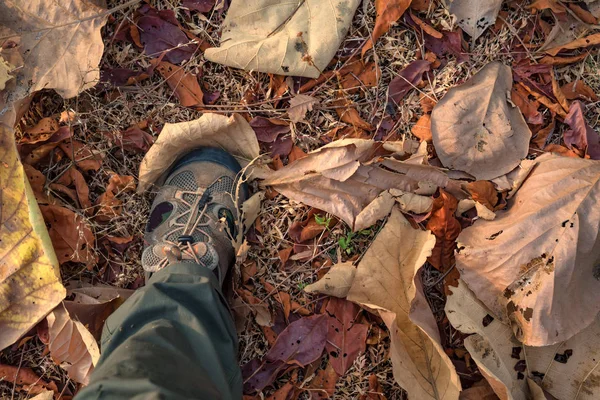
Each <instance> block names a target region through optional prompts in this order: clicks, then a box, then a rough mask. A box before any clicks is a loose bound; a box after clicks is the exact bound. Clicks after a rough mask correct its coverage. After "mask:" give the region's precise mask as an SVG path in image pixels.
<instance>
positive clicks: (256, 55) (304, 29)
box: [205, 0, 360, 78]
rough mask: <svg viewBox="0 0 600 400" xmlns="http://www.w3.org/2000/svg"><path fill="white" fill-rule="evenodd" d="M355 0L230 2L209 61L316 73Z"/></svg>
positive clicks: (344, 28)
mask: <svg viewBox="0 0 600 400" xmlns="http://www.w3.org/2000/svg"><path fill="white" fill-rule="evenodd" d="M359 3H360V1H359V0H332V1H330V2H322V1H320V0H304V1H301V2H287V3H282V2H280V1H279V0H248V1H240V2H234V3H233V4H232V5H231V7H230V8H229V10H228V11H227V16H226V18H225V21H224V22H223V26H222V27H221V30H222V35H221V47H218V48H210V49H207V50H206V51H205V55H206V58H207V59H208V60H209V61H213V62H217V63H220V64H225V65H228V66H230V67H234V68H242V69H245V70H247V71H251V70H252V71H260V72H270V73H273V74H279V75H291V76H305V77H307V78H317V77H318V76H319V75H320V74H321V72H322V71H323V70H324V69H325V67H327V65H328V64H329V62H330V61H331V59H332V58H333V56H334V55H335V52H336V51H337V49H338V47H339V45H340V43H341V42H342V40H343V39H344V37H345V36H346V33H347V32H348V29H349V27H350V24H351V22H352V18H353V17H354V11H355V10H356V8H357V7H358V4H359Z"/></svg>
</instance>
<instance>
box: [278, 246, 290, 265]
mask: <svg viewBox="0 0 600 400" xmlns="http://www.w3.org/2000/svg"><path fill="white" fill-rule="evenodd" d="M293 249H294V248H293V247H288V248H287V249H281V250H279V251H278V252H277V256H278V257H279V260H281V266H282V267H284V266H285V263H287V261H288V260H289V259H290V256H291V255H292V250H293Z"/></svg>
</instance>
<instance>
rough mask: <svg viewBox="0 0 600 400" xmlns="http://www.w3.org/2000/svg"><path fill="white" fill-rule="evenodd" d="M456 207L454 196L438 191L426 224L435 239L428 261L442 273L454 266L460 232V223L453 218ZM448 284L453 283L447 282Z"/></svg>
mask: <svg viewBox="0 0 600 400" xmlns="http://www.w3.org/2000/svg"><path fill="white" fill-rule="evenodd" d="M457 205H458V201H457V200H456V198H455V197H454V196H452V195H451V194H450V193H448V192H446V191H444V190H443V189H440V195H439V196H438V197H436V198H435V199H434V201H433V211H432V212H431V218H430V219H429V221H428V222H427V229H429V230H430V231H431V232H432V233H433V234H434V235H435V238H436V242H435V247H434V248H433V251H432V254H431V257H429V259H428V261H429V262H430V263H431V265H433V266H434V267H435V268H437V269H438V270H440V271H442V272H445V271H447V270H448V269H449V268H452V267H453V266H454V249H455V247H456V238H457V237H458V235H459V234H460V231H461V226H460V222H458V220H457V219H456V218H455V217H454V213H455V212H456V207H457ZM455 270H456V269H455ZM449 283H454V282H452V281H449Z"/></svg>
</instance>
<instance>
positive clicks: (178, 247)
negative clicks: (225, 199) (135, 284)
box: [158, 191, 212, 270]
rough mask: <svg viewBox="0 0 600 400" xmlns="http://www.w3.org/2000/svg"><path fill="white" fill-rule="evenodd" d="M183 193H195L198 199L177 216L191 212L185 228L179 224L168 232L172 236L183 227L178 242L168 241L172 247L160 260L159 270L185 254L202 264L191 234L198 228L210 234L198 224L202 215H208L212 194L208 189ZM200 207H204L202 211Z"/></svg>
mask: <svg viewBox="0 0 600 400" xmlns="http://www.w3.org/2000/svg"><path fill="white" fill-rule="evenodd" d="M183 193H184V194H186V193H187V194H192V195H195V196H196V199H195V200H194V203H193V204H191V205H190V209H189V210H187V211H185V212H184V213H182V214H181V215H180V216H178V217H177V218H181V217H182V216H185V215H186V214H187V213H190V214H191V215H190V217H189V218H188V220H187V222H186V223H185V225H184V226H183V229H182V228H181V227H180V226H179V227H177V228H176V229H174V230H173V231H171V232H169V233H168V234H167V236H170V235H171V234H173V233H174V232H176V231H178V230H180V229H182V231H181V234H180V235H179V238H178V239H179V241H178V242H177V243H173V242H170V241H167V243H168V244H170V245H171V247H170V248H169V249H167V251H165V256H166V257H165V258H163V259H162V260H160V262H159V264H158V269H159V270H160V269H162V268H164V267H166V266H167V265H169V264H171V263H174V262H178V261H181V260H182V259H183V257H184V256H187V259H193V260H194V261H195V262H196V263H198V264H200V265H202V262H201V260H200V259H199V258H198V255H197V254H196V252H195V251H194V247H193V246H192V236H191V235H192V234H193V233H194V231H196V230H198V231H199V232H201V233H202V234H204V235H205V236H209V235H208V233H207V232H205V231H204V230H202V229H199V228H198V225H199V224H200V221H201V220H202V217H204V215H206V210H207V209H208V205H209V203H210V201H211V200H212V199H211V196H210V194H209V193H208V192H207V191H204V192H203V193H202V194H200V192H199V191H195V192H188V191H183ZM182 201H184V202H185V200H183V198H182ZM186 203H187V202H186ZM188 205H189V204H188ZM200 208H202V210H201V211H200Z"/></svg>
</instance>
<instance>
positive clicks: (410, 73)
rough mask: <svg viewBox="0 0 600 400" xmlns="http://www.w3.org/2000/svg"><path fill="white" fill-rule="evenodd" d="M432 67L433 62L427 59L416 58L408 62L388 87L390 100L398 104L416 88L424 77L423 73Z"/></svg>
mask: <svg viewBox="0 0 600 400" xmlns="http://www.w3.org/2000/svg"><path fill="white" fill-rule="evenodd" d="M430 69H431V63H430V62H429V61H425V60H415V61H413V62H411V63H410V64H408V65H407V66H406V67H405V68H404V69H403V70H401V71H400V72H399V73H398V76H397V77H395V78H394V79H392V81H391V82H390V85H389V87H388V101H389V100H392V101H393V102H394V103H396V104H400V101H401V100H402V99H403V98H404V97H405V96H406V95H407V94H408V92H410V91H411V90H412V89H413V88H415V87H416V86H417V85H418V84H419V83H421V81H422V79H423V74H424V73H425V72H427V71H429V70H430Z"/></svg>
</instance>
